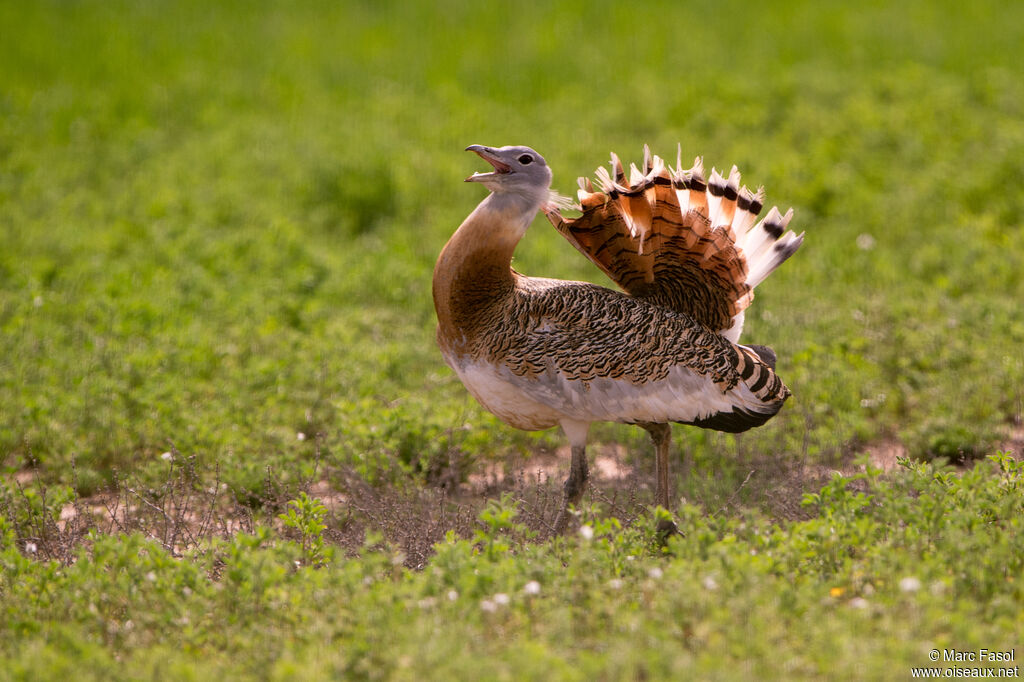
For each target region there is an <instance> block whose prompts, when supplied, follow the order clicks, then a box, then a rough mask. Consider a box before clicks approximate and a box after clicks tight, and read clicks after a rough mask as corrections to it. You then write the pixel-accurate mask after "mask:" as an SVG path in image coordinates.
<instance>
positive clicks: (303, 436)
mask: <svg viewBox="0 0 1024 682" xmlns="http://www.w3.org/2000/svg"><path fill="white" fill-rule="evenodd" d="M295 437H296V438H297V439H298V440H306V434H304V433H303V432H302V431H299V432H298V433H296V434H295Z"/></svg>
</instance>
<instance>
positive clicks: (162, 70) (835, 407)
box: [0, 0, 1024, 680]
mask: <svg viewBox="0 0 1024 682" xmlns="http://www.w3.org/2000/svg"><path fill="white" fill-rule="evenodd" d="M1021 25H1024V5H1020V4H1019V3H1010V2H1005V3H999V2H984V1H983V2H977V3H969V4H968V3H953V2H908V3H899V4H896V3H881V2H867V3H858V4H856V5H851V4H847V3H838V2H836V3H831V2H816V3H809V2H808V3H793V2H779V3H768V4H766V5H750V4H748V3H738V2H716V3H709V2H694V3H685V4H684V3H658V2H656V3H646V4H644V5H643V7H642V9H638V8H637V7H636V6H634V5H630V4H628V3H617V4H612V3H607V2H603V1H596V2H595V1H591V2H587V3H583V2H561V3H553V4H551V5H548V6H545V7H537V8H524V7H522V6H519V5H515V4H503V5H492V4H489V3H482V2H477V3H469V2H458V3H457V2H443V3H417V4H415V5H411V4H399V3H377V4H374V3H363V2H342V3H328V2H293V3H285V2H281V3H274V2H218V3H201V2H161V1H154V2H90V1H83V2H56V1H54V2H45V1H42V0H40V1H39V2H23V3H18V2H6V1H3V0H0V27H3V28H2V29H0V36H2V37H0V243H2V246H0V467H2V469H0V565H2V567H3V573H2V577H0V610H2V611H3V615H4V617H3V620H2V621H0V679H2V678H4V677H9V678H12V679H19V678H20V679H59V678H66V677H67V676H68V675H69V674H74V675H75V676H76V679H92V678H96V679H99V678H103V679H111V678H115V679H116V678H124V679H149V678H154V679H156V678H162V679H207V678H209V677H211V676H212V675H214V674H220V675H222V676H223V677H225V678H228V679H238V678H252V679H266V678H269V679H315V678H323V677H332V676H339V677H351V678H366V679H388V678H394V679H419V678H433V679H460V678H468V677H474V676H475V677H480V678H486V679H526V678H534V679H550V678H551V677H556V678H565V679H586V678H598V679H669V678H673V679H686V678H701V679H723V680H728V679H737V677H747V678H767V679H771V678H777V679H798V678H806V679H821V678H823V677H834V678H840V679H841V678H848V679H905V678H909V677H910V668H911V666H927V665H929V659H928V654H929V651H931V650H932V649H940V650H941V649H946V648H955V649H961V650H969V649H973V650H977V649H979V648H988V649H990V650H1007V649H1011V648H1013V647H1015V646H1016V647H1017V648H1016V655H1017V656H1018V657H1020V656H1024V649H1022V648H1021V645H1022V644H1024V640H1022V637H1021V633H1022V630H1024V616H1022V615H1021V614H1022V613H1024V592H1022V587H1021V575H1022V570H1021V569H1022V568H1024V566H1022V563H1024V533H1022V532H1021V530H1022V529H1021V518H1022V517H1021V513H1022V511H1024V509H1022V498H1021V487H1020V486H1021V469H1020V468H1019V465H1017V464H1015V463H1014V462H1013V460H1012V459H1007V458H1003V457H995V458H989V456H991V455H995V454H996V453H998V452H1005V451H1009V450H1012V451H1014V452H1015V454H1019V452H1020V449H1021V448H1022V447H1024V431H1022V428H1021V413H1022V400H1024V392H1022V391H1024V354H1022V352H1021V348H1022V347H1024V320H1022V319H1021V316H1020V306H1021V301H1022V300H1024V274H1022V273H1024V249H1022V248H1021V245H1020V242H1019V241H1018V240H1019V239H1020V237H1021V220H1022V215H1024V192H1022V191H1021V189H1020V188H1021V185H1022V183H1024V73H1022V68H1021V66H1020V64H1021V63H1024V47H1022V45H1021V41H1020V30H1019V27H1020V26H1021ZM645 142H646V143H649V144H650V145H651V147H652V149H653V150H654V151H655V152H656V153H661V154H662V155H663V156H666V157H672V158H674V151H675V148H676V143H677V142H681V143H682V147H683V155H684V158H686V157H688V156H689V157H692V156H695V155H697V154H701V155H703V156H704V158H705V162H706V164H707V165H708V166H709V167H710V166H712V165H715V166H717V167H718V168H722V167H726V168H728V167H729V166H730V165H731V164H733V163H735V164H737V165H738V166H739V167H740V169H741V170H742V171H743V172H744V179H745V181H747V182H749V183H752V184H754V185H757V184H762V183H763V184H764V185H765V187H766V188H767V190H768V195H769V197H768V198H769V205H771V203H778V204H779V205H780V206H781V207H782V208H783V209H785V208H786V207H788V206H793V207H794V209H795V211H796V217H795V219H794V223H793V225H792V227H794V228H796V229H797V231H798V232H799V231H802V230H806V232H807V236H806V241H805V244H804V246H803V248H802V249H801V251H800V252H799V253H798V254H797V255H796V256H795V257H794V258H793V259H792V260H791V261H789V262H787V263H786V264H785V266H783V267H782V268H781V269H780V270H779V271H778V272H777V273H775V274H774V275H773V276H772V277H771V278H770V279H769V280H768V281H767V282H766V283H765V284H763V285H762V286H761V287H759V288H758V295H757V300H756V301H755V303H754V304H753V306H752V307H751V308H750V310H749V311H748V315H747V323H746V330H745V332H744V339H745V340H746V341H749V342H753V343H763V344H769V345H771V346H772V347H773V348H774V349H775V350H776V351H777V353H778V355H779V372H780V374H781V376H782V377H783V378H784V379H785V381H786V383H787V385H789V387H790V388H791V389H792V390H793V393H794V397H793V398H792V399H791V400H790V401H789V402H788V403H787V405H786V407H785V409H784V410H783V411H782V413H780V414H779V415H778V416H777V417H776V418H774V419H773V420H772V421H770V422H769V423H768V424H767V425H766V426H765V427H763V428H761V429H758V430H755V431H752V432H749V433H746V434H743V435H742V436H739V437H735V436H726V435H723V434H715V433H710V432H705V431H700V430H698V429H688V428H685V427H679V428H676V429H675V443H674V452H675V453H676V454H677V455H678V457H679V459H680V462H679V464H681V465H683V466H677V467H676V471H677V472H679V473H680V476H679V477H678V480H677V481H676V489H677V491H678V493H679V495H680V496H681V500H683V499H685V501H681V504H680V507H679V509H676V510H672V511H673V512H674V513H677V515H678V518H679V520H680V521H681V523H680V525H681V527H682V528H683V529H684V531H685V532H686V537H685V538H683V539H678V540H673V541H672V542H671V543H669V545H668V546H667V547H661V546H659V544H658V543H657V542H656V541H655V539H654V538H653V537H652V535H651V528H652V527H653V520H652V517H651V515H650V513H649V509H647V508H646V507H645V505H649V504H650V503H651V501H652V500H653V492H652V490H651V482H652V481H651V479H652V477H653V476H652V475H653V462H652V459H653V458H652V457H651V456H650V452H649V444H648V442H647V436H646V434H644V433H643V432H642V431H640V430H639V429H635V428H631V427H624V426H614V425H604V426H601V427H598V428H596V429H595V430H594V432H593V434H594V435H593V440H594V441H595V447H594V448H593V451H594V453H595V454H602V453H604V454H609V453H611V455H614V458H615V459H616V460H617V461H618V464H619V465H620V466H621V468H622V469H624V470H627V471H628V473H627V474H626V475H624V477H622V478H621V479H612V478H606V479H603V480H601V479H599V480H598V481H597V482H596V489H595V491H594V493H593V494H592V495H588V496H587V497H586V498H585V507H584V509H583V510H582V511H581V521H580V522H581V524H583V525H584V526H586V527H587V528H589V529H590V530H592V531H593V533H592V536H591V537H590V539H587V537H585V536H584V535H580V536H576V535H573V536H572V537H570V538H564V539H555V540H549V539H547V538H546V533H545V530H544V529H545V526H544V521H543V519H544V517H545V514H546V513H547V511H549V508H550V504H551V503H552V501H553V500H555V499H556V498H557V492H558V485H557V482H550V481H549V482H541V483H533V482H532V479H531V478H530V476H528V475H524V474H517V473H516V472H517V471H520V467H525V468H526V470H527V471H529V470H530V467H531V466H533V465H532V464H531V462H550V461H551V459H552V458H551V455H552V453H553V452H554V451H555V450H556V448H558V447H559V446H561V445H562V444H563V437H562V435H561V434H560V433H558V432H544V433H539V434H526V433H522V432H518V431H514V430H512V429H509V428H507V427H505V426H502V425H501V424H500V423H499V422H497V420H495V419H494V418H493V417H491V416H489V415H488V414H486V413H485V412H484V411H483V410H482V409H481V408H480V407H479V406H477V405H476V404H475V403H474V402H473V401H472V399H471V398H470V397H469V396H468V394H467V393H466V391H465V389H464V388H463V387H462V386H461V384H459V382H458V380H457V378H455V377H454V375H453V374H452V373H451V372H450V371H449V370H448V369H447V367H445V365H444V363H443V362H442V360H441V358H440V355H439V353H438V352H437V349H436V347H435V344H434V340H433V333H434V314H433V309H432V305H431V298H430V272H431V268H432V267H433V262H434V259H435V258H436V255H437V253H438V251H439V250H440V248H441V247H442V245H443V244H444V242H445V241H446V239H447V238H448V236H449V235H450V234H451V232H452V231H453V230H454V229H455V227H456V226H457V225H458V224H459V222H460V221H461V220H462V218H463V217H464V216H465V215H466V214H467V213H468V212H469V211H470V210H472V208H473V207H474V206H475V205H476V203H477V202H479V201H480V199H482V198H483V195H482V190H481V188H480V187H479V186H476V185H465V184H463V182H462V180H463V178H465V177H466V176H467V175H469V174H470V173H472V172H473V171H474V170H480V169H481V166H480V161H479V160H478V159H476V158H475V157H473V156H471V155H469V154H466V153H464V152H463V151H462V150H463V149H464V148H465V146H466V145H468V144H471V143H482V144H489V145H503V144H526V145H530V146H532V147H534V148H535V149H537V150H538V151H539V152H540V153H541V154H543V155H544V156H545V157H546V159H547V161H548V163H549V165H550V166H551V167H552V168H553V170H554V173H555V180H554V188H555V189H558V190H560V191H562V192H563V193H566V194H570V193H572V192H573V190H574V188H575V179H576V177H577V176H579V175H590V174H591V173H592V172H593V169H594V168H595V167H596V166H598V165H599V164H602V163H604V162H605V161H606V159H607V154H608V152H609V151H613V150H614V151H616V152H618V153H619V154H620V156H622V157H623V158H624V159H638V157H639V154H640V152H641V147H642V144H643V143H645ZM515 266H516V268H517V269H518V270H520V271H523V272H525V273H527V274H531V275H542V276H551V277H561V278H567V279H587V280H590V281H594V282H597V283H601V284H607V281H606V280H604V279H603V278H602V276H601V275H600V273H599V272H597V271H596V270H595V269H594V268H593V267H592V266H591V265H590V264H589V263H588V262H587V261H586V260H585V259H584V258H583V257H582V256H580V255H579V254H578V253H577V252H576V251H575V250H574V249H572V248H571V247H570V246H569V245H568V244H567V243H565V241H564V240H563V239H562V238H561V237H560V236H559V235H558V234H557V233H556V232H555V231H554V230H553V229H551V228H550V226H549V225H548V224H547V222H546V221H544V220H543V219H541V220H538V221H537V222H536V223H535V225H534V226H533V228H532V230H531V232H530V233H529V234H528V235H527V237H526V239H525V240H524V242H523V243H522V245H521V246H520V248H519V250H518V251H517V256H516V261H515ZM682 453H685V460H684V457H683V454H682ZM897 454H898V455H907V456H910V457H912V458H915V459H916V460H918V463H915V464H908V465H905V466H900V467H896V468H894V469H891V470H887V471H885V472H884V473H883V472H878V471H876V470H874V469H873V468H872V467H871V466H868V467H867V469H866V470H865V466H864V465H865V463H866V462H874V463H876V464H881V463H888V464H891V463H892V460H893V459H894V455H897ZM861 455H864V458H862V459H859V460H857V459H856V458H857V457H858V456H861ZM531 457H533V458H534V459H531ZM855 460H856V461H857V462H859V464H855V463H854V462H855ZM883 460H884V462H883ZM947 462H953V463H955V464H957V465H958V466H957V467H955V468H950V467H949V466H948V465H947V464H946V463H947ZM833 468H834V469H839V470H841V471H843V472H846V473H847V474H852V473H853V472H862V473H859V474H856V475H855V476H853V477H852V478H838V479H830V478H829V474H828V472H829V470H830V469H833ZM684 471H685V474H686V475H682V473H683V472H684ZM485 472H486V473H487V474H488V475H487V476H483V475H482V474H484V473H485ZM502 472H505V473H508V474H509V476H508V477H505V478H504V479H503V478H502V477H501V476H500V475H499V474H500V473H502ZM750 472H754V473H753V474H751V473H750ZM485 479H486V480H485ZM822 486H824V488H823V489H822ZM303 493H308V495H309V496H310V497H303V496H302V494H303ZM503 494H504V495H505V496H504V497H502V495H503ZM805 494H808V495H809V496H808V497H806V498H805V497H804V495H805ZM814 495H817V497H814ZM318 500H319V502H318ZM488 500H491V501H490V503H488ZM499 500H501V501H500V502H499ZM320 502H322V503H323V506H321V505H320ZM804 502H806V504H804ZM288 510H291V514H292V516H290V517H289V516H287V514H288ZM448 530H451V531H452V533H451V535H449V536H448V537H447V539H446V538H445V532H446V531H448ZM435 543H436V545H435ZM452 595H454V597H452ZM498 595H504V597H499V596H498ZM952 665H953V664H952V663H945V666H946V667H947V668H948V667H950V666H952ZM992 665H996V666H1003V667H1004V668H1005V667H1006V666H1007V665H1009V666H1010V667H1012V666H1013V665H1016V663H1010V664H1005V663H992Z"/></svg>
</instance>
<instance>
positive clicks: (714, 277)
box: [545, 145, 803, 340]
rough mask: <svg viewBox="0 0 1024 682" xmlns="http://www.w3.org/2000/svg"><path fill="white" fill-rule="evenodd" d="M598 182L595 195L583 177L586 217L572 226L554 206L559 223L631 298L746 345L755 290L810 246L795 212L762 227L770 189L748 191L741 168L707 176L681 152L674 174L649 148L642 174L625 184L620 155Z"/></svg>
mask: <svg viewBox="0 0 1024 682" xmlns="http://www.w3.org/2000/svg"><path fill="white" fill-rule="evenodd" d="M595 175H596V181H597V183H596V184H597V188H596V189H595V186H594V184H593V183H591V181H590V180H589V179H587V178H580V179H579V187H580V189H579V192H578V198H579V207H578V208H579V210H580V211H581V212H582V215H581V216H579V217H578V218H570V219H566V218H565V217H564V216H563V215H562V214H561V212H560V211H559V210H558V208H557V207H555V206H554V205H548V206H547V207H546V208H545V213H546V215H547V217H548V219H549V220H550V221H551V223H552V224H553V225H554V226H555V227H556V228H557V229H558V231H559V232H561V233H562V235H563V236H565V238H566V239H568V240H569V242H570V243H572V244H573V245H574V246H575V247H576V248H577V249H579V250H580V252H582V253H583V254H584V255H585V256H587V258H589V259H590V260H591V261H592V262H593V263H594V264H595V265H597V266H598V267H599V268H600V269H601V270H602V271H603V272H604V273H605V274H606V275H608V277H609V278H611V279H612V281H614V282H615V283H616V284H618V285H619V286H620V287H622V288H623V289H624V290H625V291H626V292H628V293H629V294H631V295H633V296H637V297H642V298H647V299H650V300H652V302H655V303H658V304H659V305H663V306H666V307H668V308H671V309H673V310H676V311H679V312H683V313H686V314H688V315H690V316H692V317H693V318H694V319H696V320H697V321H699V322H701V323H702V324H704V325H705V326H707V327H709V328H711V329H714V330H718V331H721V332H723V333H727V332H728V333H727V335H728V336H733V335H735V336H736V337H737V338H738V335H739V328H740V327H741V324H742V315H741V314H742V312H743V311H744V310H745V309H746V308H747V306H749V305H750V303H751V301H752V300H753V297H754V293H753V288H754V287H756V286H757V285H758V284H760V283H761V282H763V281H764V279H765V278H766V277H768V275H770V274H771V273H772V272H773V271H774V270H775V269H776V268H777V267H778V266H779V265H781V264H782V262H783V261H785V260H786V259H787V258H789V257H790V256H791V255H793V253H795V252H796V250H797V249H798V248H800V245H801V244H802V243H803V234H800V235H796V234H794V233H793V232H792V231H788V232H787V229H786V228H787V227H788V225H789V222H790V220H791V219H792V217H793V210H792V209H790V210H789V211H787V212H786V214H785V215H783V214H782V213H780V212H779V210H778V208H774V207H773V208H772V209H771V210H770V211H769V212H768V214H767V216H765V218H764V219H763V220H761V221H760V222H757V223H756V224H755V221H756V220H757V216H758V215H759V214H760V212H761V210H762V208H763V206H764V196H765V195H764V189H763V188H758V189H757V191H756V192H755V191H751V190H750V189H748V188H747V187H746V186H745V185H741V184H740V181H741V176H740V172H739V169H738V168H736V166H733V167H732V169H731V170H730V171H729V173H728V175H722V174H721V173H719V172H718V170H716V169H714V168H713V169H712V170H711V174H710V175H709V176H707V177H705V172H704V164H703V161H702V159H701V158H700V157H697V158H696V159H695V160H694V163H693V165H692V166H691V167H690V168H688V169H685V170H684V169H683V167H682V147H681V146H680V148H679V151H678V153H677V157H676V168H675V170H673V169H671V168H669V167H668V166H667V165H666V164H665V162H664V160H662V159H661V157H659V156H657V155H652V154H651V152H650V149H649V148H648V147H647V146H646V145H645V146H644V161H643V168H642V169H639V168H637V167H636V165H635V164H631V166H630V169H629V174H628V177H627V173H626V170H625V168H624V167H623V165H622V162H621V161H620V160H619V157H618V156H616V155H615V154H612V155H611V169H610V170H609V169H606V168H598V169H597V172H596V174H595ZM733 332H734V334H733ZM733 340H735V339H733Z"/></svg>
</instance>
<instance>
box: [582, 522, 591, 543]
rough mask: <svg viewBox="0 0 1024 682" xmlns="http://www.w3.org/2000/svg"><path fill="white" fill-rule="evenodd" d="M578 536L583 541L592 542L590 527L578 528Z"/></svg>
mask: <svg viewBox="0 0 1024 682" xmlns="http://www.w3.org/2000/svg"><path fill="white" fill-rule="evenodd" d="M580 535H582V536H583V539H584V540H592V539H593V538H594V529H593V528H592V527H591V526H586V525H584V526H580Z"/></svg>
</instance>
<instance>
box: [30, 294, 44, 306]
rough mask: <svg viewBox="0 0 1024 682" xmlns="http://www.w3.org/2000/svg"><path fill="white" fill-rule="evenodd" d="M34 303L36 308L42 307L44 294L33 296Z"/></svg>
mask: <svg viewBox="0 0 1024 682" xmlns="http://www.w3.org/2000/svg"><path fill="white" fill-rule="evenodd" d="M32 305H33V306H35V307H36V308H42V307H43V297H42V296H36V297H35V298H33V299H32Z"/></svg>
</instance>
